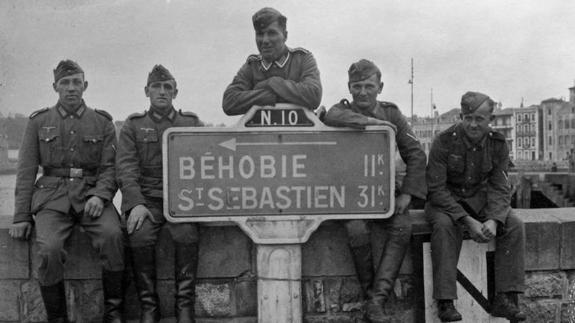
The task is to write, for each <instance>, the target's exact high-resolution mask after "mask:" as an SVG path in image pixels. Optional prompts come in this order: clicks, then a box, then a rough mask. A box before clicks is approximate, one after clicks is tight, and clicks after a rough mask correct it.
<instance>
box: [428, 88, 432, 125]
mask: <svg viewBox="0 0 575 323" xmlns="http://www.w3.org/2000/svg"><path fill="white" fill-rule="evenodd" d="M430 93H431V97H430V100H431V101H430V102H429V108H430V109H431V117H432V118H433V88H431V91H430Z"/></svg>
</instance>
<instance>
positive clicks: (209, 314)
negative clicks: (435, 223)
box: [0, 208, 575, 323]
mask: <svg viewBox="0 0 575 323" xmlns="http://www.w3.org/2000/svg"><path fill="white" fill-rule="evenodd" d="M515 212H516V213H517V214H518V215H519V217H520V218H522V219H523V220H524V221H525V224H526V232H527V245H526V247H527V250H526V267H527V268H526V269H527V272H526V281H527V290H526V293H525V294H524V296H522V297H521V306H522V307H523V308H524V309H525V311H526V312H527V313H528V315H529V319H528V321H527V322H533V323H534V322H575V250H574V248H575V209H574V208H564V209H528V210H523V209H521V210H515ZM410 216H411V217H412V219H413V223H414V235H419V236H421V235H428V234H429V233H430V227H429V225H428V224H427V223H426V221H425V219H424V214H423V211H413V212H412V214H411V215H410ZM8 225H9V224H6V223H4V224H2V225H0V323H9V322H44V321H45V312H44V307H43V304H42V301H41V298H40V292H39V288H38V284H37V281H36V277H37V270H36V268H37V260H36V257H35V252H36V246H35V244H34V243H28V242H22V241H15V240H12V239H11V238H10V237H9V235H8V229H7V228H8ZM373 232H374V234H373V240H372V242H373V244H374V254H375V257H376V259H377V257H379V255H380V254H381V249H382V241H384V232H383V230H382V228H381V227H380V226H378V225H375V226H373ZM200 233H201V242H200V265H199V268H198V284H197V286H196V292H197V300H196V313H197V317H198V322H202V323H208V322H241V323H248V322H257V302H258V300H257V279H256V278H257V276H256V275H257V273H256V259H255V257H256V252H255V251H256V248H255V245H254V244H253V243H252V242H251V241H250V239H249V238H248V237H247V236H246V235H245V234H244V233H243V232H242V231H241V230H240V229H239V228H237V227H235V226H214V225H203V226H201V229H200ZM67 248H68V251H69V252H68V259H67V264H66V275H65V278H66V290H67V298H68V305H69V309H70V310H69V312H70V318H71V319H74V320H75V322H77V323H82V322H101V315H102V314H101V313H102V308H103V304H102V288H101V285H100V280H99V278H100V267H99V265H98V257H97V255H96V253H95V252H94V251H93V250H92V249H91V247H90V243H89V240H88V238H87V237H86V235H85V234H83V233H82V232H81V230H79V229H76V230H75V231H74V233H73V235H72V237H71V238H70V240H69V241H68V243H67ZM158 256H159V257H158V259H162V260H163V261H160V262H159V264H158V266H157V268H158V277H159V282H158V289H159V292H160V299H161V308H162V313H163V314H164V316H165V317H166V320H164V321H165V322H168V321H170V319H169V317H172V316H173V315H174V311H173V307H174V298H173V292H174V281H173V272H174V269H173V257H174V255H173V247H172V245H171V243H170V239H169V237H168V233H167V231H163V232H162V235H161V238H160V243H159V244H158ZM412 258H413V257H412V255H408V256H407V257H406V259H405V261H404V264H403V266H402V269H401V273H400V277H399V279H398V281H397V282H396V284H395V288H394V291H395V296H394V297H393V298H392V299H391V300H390V302H389V304H388V309H387V313H388V315H389V319H390V322H403V323H411V322H414V323H415V322H416V317H417V316H416V312H417V304H418V303H417V301H418V299H420V296H421V293H422V291H421V290H419V289H418V288H416V287H414V286H415V281H416V279H415V278H416V277H415V276H416V275H418V274H419V273H415V271H414V269H413V264H412ZM302 296H303V312H304V322H310V323H315V322H361V312H360V311H359V308H360V306H361V289H360V286H359V284H358V282H357V279H356V277H355V269H354V267H353V263H352V260H351V254H350V251H349V248H348V245H347V239H346V233H345V230H344V229H343V227H342V226H341V224H340V223H338V222H336V221H328V222H325V223H324V224H322V225H321V226H320V228H319V229H318V230H317V231H316V232H315V233H313V235H312V236H311V238H310V240H309V241H308V242H307V243H306V244H304V245H303V247H302ZM127 312H128V316H129V318H130V319H131V320H135V319H136V318H137V315H138V302H137V300H136V295H135V290H134V286H133V284H131V285H130V286H129V288H128V293H127ZM134 322H135V321H134Z"/></svg>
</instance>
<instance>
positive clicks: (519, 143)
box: [517, 138, 523, 147]
mask: <svg viewBox="0 0 575 323" xmlns="http://www.w3.org/2000/svg"><path fill="white" fill-rule="evenodd" d="M522 142H523V138H517V147H521V143H522Z"/></svg>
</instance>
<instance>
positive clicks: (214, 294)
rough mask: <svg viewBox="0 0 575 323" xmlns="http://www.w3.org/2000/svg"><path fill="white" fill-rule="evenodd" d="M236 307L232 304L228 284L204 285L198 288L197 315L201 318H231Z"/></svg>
mask: <svg viewBox="0 0 575 323" xmlns="http://www.w3.org/2000/svg"><path fill="white" fill-rule="evenodd" d="M234 307H235V306H233V304H231V287H230V284H228V283H221V284H216V283H204V284H200V285H198V286H196V315H197V316H199V317H212V318H216V317H218V318H219V317H222V318H223V317H230V316H231V315H232V314H233V309H234Z"/></svg>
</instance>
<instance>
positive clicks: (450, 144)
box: [427, 123, 511, 223]
mask: <svg viewBox="0 0 575 323" xmlns="http://www.w3.org/2000/svg"><path fill="white" fill-rule="evenodd" d="M508 167H509V150H508V147H507V143H506V142H505V137H504V136H503V135H502V134H500V133H498V132H495V131H493V130H491V131H489V133H488V134H487V135H486V137H485V138H484V139H483V140H482V141H480V142H479V143H478V144H475V145H474V144H472V143H471V142H470V141H469V140H467V137H466V136H465V132H464V130H463V127H462V126H461V124H460V123H458V124H456V125H454V126H451V127H450V128H449V129H447V130H445V131H443V132H442V133H440V134H439V136H438V137H437V138H436V139H435V140H434V141H433V144H432V146H431V151H430V153H429V162H428V165H427V185H428V190H429V194H428V202H429V203H431V205H432V206H433V207H434V208H437V209H440V210H441V211H443V212H445V213H446V214H448V215H449V216H451V217H452V218H453V220H454V221H456V220H458V219H460V218H461V217H464V216H466V215H469V214H468V212H467V211H466V210H465V208H464V206H462V204H463V205H465V206H466V207H469V208H470V209H471V210H473V212H474V213H475V214H476V215H475V216H481V217H485V219H494V220H497V221H499V222H501V223H505V219H506V217H507V214H508V213H509V210H510V208H511V206H510V202H511V193H510V186H509V182H508V178H507V169H508ZM472 215H473V214H472Z"/></svg>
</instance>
